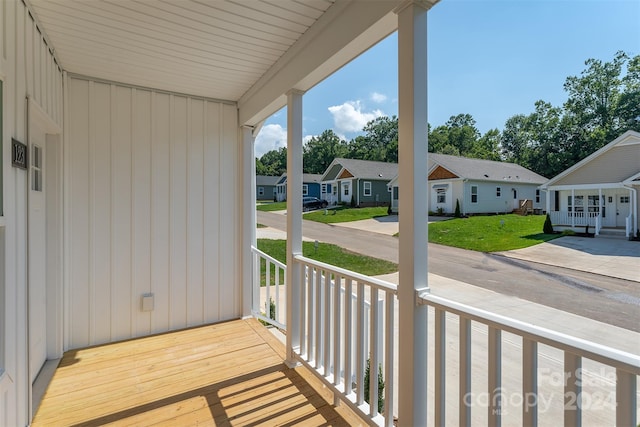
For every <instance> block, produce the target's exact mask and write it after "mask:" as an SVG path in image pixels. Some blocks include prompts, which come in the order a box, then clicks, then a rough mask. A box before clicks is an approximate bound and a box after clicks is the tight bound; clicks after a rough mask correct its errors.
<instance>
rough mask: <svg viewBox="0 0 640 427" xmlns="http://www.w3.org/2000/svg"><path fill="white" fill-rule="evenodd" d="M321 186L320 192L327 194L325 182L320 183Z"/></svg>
mask: <svg viewBox="0 0 640 427" xmlns="http://www.w3.org/2000/svg"><path fill="white" fill-rule="evenodd" d="M321 188H322V190H321V192H322V194H327V184H322V185H321Z"/></svg>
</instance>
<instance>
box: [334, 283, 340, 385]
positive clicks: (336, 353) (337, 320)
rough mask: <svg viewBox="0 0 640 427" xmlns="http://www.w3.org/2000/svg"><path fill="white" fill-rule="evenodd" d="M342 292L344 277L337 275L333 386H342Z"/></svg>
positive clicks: (335, 285) (335, 287) (335, 286)
mask: <svg viewBox="0 0 640 427" xmlns="http://www.w3.org/2000/svg"><path fill="white" fill-rule="evenodd" d="M341 290H342V277H340V276H338V275H336V276H335V281H334V288H333V329H332V330H333V384H335V385H339V384H340V353H341V351H342V346H341V342H342V341H341V338H342V334H341V332H342V328H341V324H340V321H341V319H342V315H341V313H342V307H341V304H340V302H341V299H340V292H341Z"/></svg>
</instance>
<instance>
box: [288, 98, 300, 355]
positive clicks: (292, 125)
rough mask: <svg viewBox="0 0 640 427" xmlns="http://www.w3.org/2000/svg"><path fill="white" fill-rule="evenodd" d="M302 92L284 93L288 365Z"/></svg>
mask: <svg viewBox="0 0 640 427" xmlns="http://www.w3.org/2000/svg"><path fill="white" fill-rule="evenodd" d="M302 95H303V92H301V91H298V90H294V89H292V90H290V91H289V92H288V93H287V277H286V283H287V305H286V307H287V360H286V363H287V366H289V367H294V366H296V365H297V362H296V359H295V353H294V349H298V348H299V347H300V288H301V286H302V283H301V273H302V270H301V267H300V264H298V263H296V262H294V260H293V257H294V256H296V255H302Z"/></svg>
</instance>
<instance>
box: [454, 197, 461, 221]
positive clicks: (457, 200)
mask: <svg viewBox="0 0 640 427" xmlns="http://www.w3.org/2000/svg"><path fill="white" fill-rule="evenodd" d="M453 216H455V217H456V218H461V217H462V215H461V214H460V200H459V199H456V211H455V213H454V215H453Z"/></svg>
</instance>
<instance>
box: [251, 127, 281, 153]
mask: <svg viewBox="0 0 640 427" xmlns="http://www.w3.org/2000/svg"><path fill="white" fill-rule="evenodd" d="M286 146H287V130H286V129H284V128H283V127H282V126H280V125H277V124H269V125H265V126H263V127H262V129H260V133H258V136H256V157H258V158H260V157H262V155H263V154H264V153H266V152H267V151H271V150H278V149H280V147H286Z"/></svg>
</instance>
